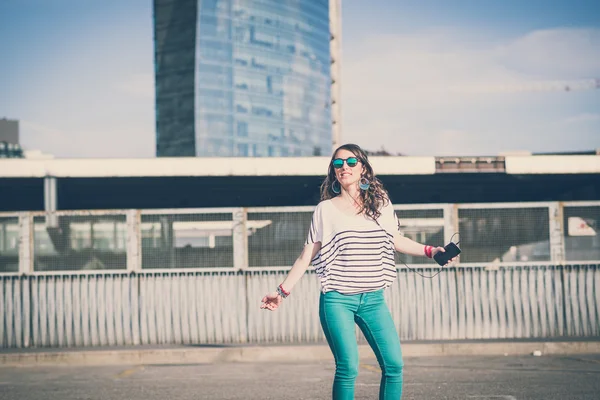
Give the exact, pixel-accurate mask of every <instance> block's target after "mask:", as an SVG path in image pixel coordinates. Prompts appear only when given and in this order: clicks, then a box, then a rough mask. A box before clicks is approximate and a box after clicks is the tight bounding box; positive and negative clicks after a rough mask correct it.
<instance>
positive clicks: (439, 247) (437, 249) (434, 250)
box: [431, 246, 458, 265]
mask: <svg viewBox="0 0 600 400" xmlns="http://www.w3.org/2000/svg"><path fill="white" fill-rule="evenodd" d="M440 251H441V252H446V249H445V248H443V247H441V246H438V247H434V248H433V249H431V258H433V256H435V255H436V254H437V253H439V252H440ZM457 258H458V256H457V257H454V258H451V259H450V260H448V262H447V263H446V264H445V265H448V264H452V263H453V262H454V261H456V259H457Z"/></svg>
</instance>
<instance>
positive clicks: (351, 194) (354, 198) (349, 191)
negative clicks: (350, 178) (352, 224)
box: [340, 185, 362, 208]
mask: <svg viewBox="0 0 600 400" xmlns="http://www.w3.org/2000/svg"><path fill="white" fill-rule="evenodd" d="M340 196H342V197H343V198H344V199H346V200H347V201H349V202H351V203H352V204H353V205H354V207H356V208H360V207H361V206H362V199H361V197H360V189H358V187H356V186H355V185H353V186H351V187H347V188H342V193H340Z"/></svg>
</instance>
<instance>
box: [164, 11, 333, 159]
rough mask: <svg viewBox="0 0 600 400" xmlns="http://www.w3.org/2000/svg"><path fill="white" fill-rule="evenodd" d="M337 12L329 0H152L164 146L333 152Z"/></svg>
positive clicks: (212, 151)
mask: <svg viewBox="0 0 600 400" xmlns="http://www.w3.org/2000/svg"><path fill="white" fill-rule="evenodd" d="M331 1H332V2H335V1H339V0H331ZM333 15H334V20H335V21H334V23H335V24H337V19H336V18H339V12H334V13H333ZM330 22H331V21H330V1H329V0H311V1H297V0H295V1H291V0H286V1H282V0H261V1H253V0H249V1H242V2H240V1H234V0H208V1H206V0H204V1H202V0H155V1H154V44H155V53H154V55H155V80H156V154H157V156H159V157H174V156H225V157H228V156H238V157H239V156H242V157H244V156H255V157H262V156H284V157H285V156H313V155H329V154H330V153H331V150H332V143H333V130H334V128H333V127H332V126H333V125H335V122H336V120H337V119H338V118H337V111H336V110H337V109H338V108H337V107H338V105H337V103H338V101H336V98H335V97H336V93H337V89H335V86H334V89H335V90H332V85H336V84H338V83H336V82H335V81H336V79H337V78H334V77H335V76H336V74H335V71H336V68H337V65H336V64H335V63H336V62H337V60H338V58H337V55H336V54H337V53H336V52H335V48H336V47H335V46H333V45H332V43H334V41H335V39H336V38H335V34H334V33H333V32H337V28H336V29H331V28H330ZM335 24H334V26H335V27H337V26H339V24H337V25H335ZM331 49H334V51H332V50H331ZM332 71H333V72H334V73H333V74H332ZM337 122H339V121H337Z"/></svg>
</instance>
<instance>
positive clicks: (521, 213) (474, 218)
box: [458, 207, 550, 263]
mask: <svg viewBox="0 0 600 400" xmlns="http://www.w3.org/2000/svg"><path fill="white" fill-rule="evenodd" d="M458 218H459V232H460V244H461V248H462V254H461V259H460V261H461V262H470V263H473V262H482V263H489V262H515V261H518V262H524V261H525V262H526V261H549V260H550V225H549V219H550V217H549V212H548V208H547V207H522V208H466V209H462V208H459V210H458Z"/></svg>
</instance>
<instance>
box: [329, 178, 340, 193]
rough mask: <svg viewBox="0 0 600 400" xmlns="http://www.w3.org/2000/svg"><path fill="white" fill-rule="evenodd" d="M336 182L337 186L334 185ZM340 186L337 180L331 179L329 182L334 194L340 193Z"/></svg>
mask: <svg viewBox="0 0 600 400" xmlns="http://www.w3.org/2000/svg"><path fill="white" fill-rule="evenodd" d="M336 183H337V186H336V185H335V184H336ZM341 189H342V188H341V187H340V183H339V182H338V181H333V183H332V184H331V191H332V192H333V193H335V194H340V192H341V191H342V190H341Z"/></svg>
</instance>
